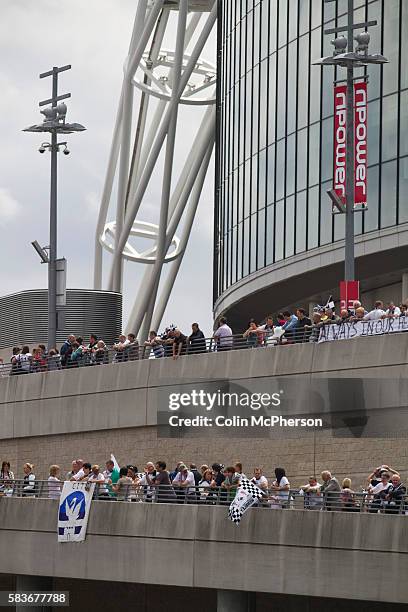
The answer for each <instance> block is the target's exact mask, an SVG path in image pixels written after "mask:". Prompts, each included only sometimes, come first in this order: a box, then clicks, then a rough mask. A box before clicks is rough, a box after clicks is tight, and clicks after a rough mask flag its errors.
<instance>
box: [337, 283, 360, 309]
mask: <svg viewBox="0 0 408 612" xmlns="http://www.w3.org/2000/svg"><path fill="white" fill-rule="evenodd" d="M359 299H360V283H359V281H340V310H348V309H351V308H353V302H355V301H356V300H359Z"/></svg>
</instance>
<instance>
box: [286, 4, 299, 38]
mask: <svg viewBox="0 0 408 612" xmlns="http://www.w3.org/2000/svg"><path fill="white" fill-rule="evenodd" d="M297 28H298V0H289V40H288V42H290V41H291V40H294V39H295V38H296V37H297Z"/></svg>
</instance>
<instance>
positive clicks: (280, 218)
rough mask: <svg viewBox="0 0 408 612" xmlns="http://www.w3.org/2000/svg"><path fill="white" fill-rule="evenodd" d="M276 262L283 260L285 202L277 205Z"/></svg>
mask: <svg viewBox="0 0 408 612" xmlns="http://www.w3.org/2000/svg"><path fill="white" fill-rule="evenodd" d="M275 223H276V225H275V261H279V260H281V259H283V237H284V233H283V232H284V207H283V200H281V201H280V202H277V203H276V219H275Z"/></svg>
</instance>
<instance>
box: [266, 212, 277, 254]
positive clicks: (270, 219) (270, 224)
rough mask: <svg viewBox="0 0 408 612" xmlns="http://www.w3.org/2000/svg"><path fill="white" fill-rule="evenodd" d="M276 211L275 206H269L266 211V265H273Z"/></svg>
mask: <svg viewBox="0 0 408 612" xmlns="http://www.w3.org/2000/svg"><path fill="white" fill-rule="evenodd" d="M274 209H275V206H274V205H272V206H268V208H267V209H266V265H267V266H268V265H269V264H271V263H273V246H274V227H275V219H274Z"/></svg>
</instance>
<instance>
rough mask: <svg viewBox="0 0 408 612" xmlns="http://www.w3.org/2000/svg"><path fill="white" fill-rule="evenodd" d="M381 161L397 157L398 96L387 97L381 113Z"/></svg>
mask: <svg viewBox="0 0 408 612" xmlns="http://www.w3.org/2000/svg"><path fill="white" fill-rule="evenodd" d="M382 118H383V124H382V159H383V161H386V160H388V159H392V158H394V157H396V155H397V128H398V96H397V95H396V94H394V95H393V96H387V97H386V98H384V100H383V111H382Z"/></svg>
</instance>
